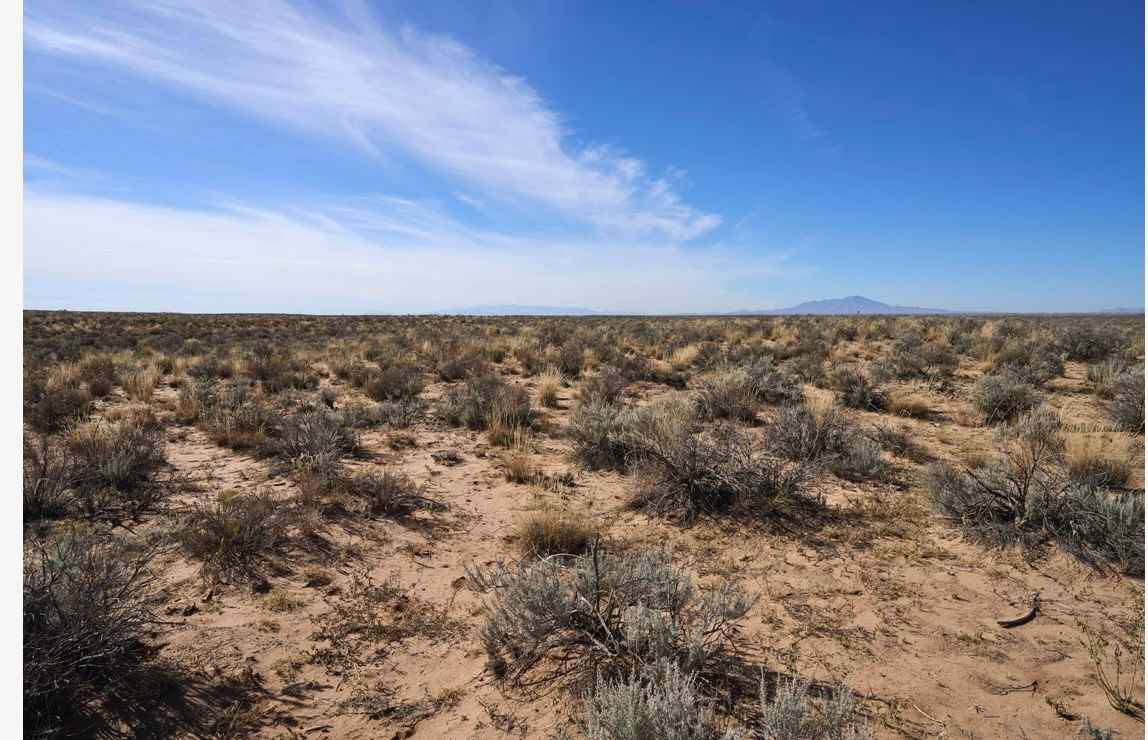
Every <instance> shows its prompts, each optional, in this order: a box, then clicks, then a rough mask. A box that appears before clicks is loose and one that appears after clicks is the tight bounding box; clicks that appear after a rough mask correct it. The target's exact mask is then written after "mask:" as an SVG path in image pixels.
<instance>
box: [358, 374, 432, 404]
mask: <svg viewBox="0 0 1148 740" xmlns="http://www.w3.org/2000/svg"><path fill="white" fill-rule="evenodd" d="M422 391H423V374H422V371H421V370H419V369H418V368H417V367H414V366H413V365H388V366H386V367H383V368H381V369H380V370H378V371H376V372H373V373H371V374H370V375H369V376H368V377H367V379H366V381H365V382H364V383H363V392H364V393H366V394H367V397H368V398H370V399H371V400H373V401H411V400H414V399H416V398H418V397H419V394H420V393H422Z"/></svg>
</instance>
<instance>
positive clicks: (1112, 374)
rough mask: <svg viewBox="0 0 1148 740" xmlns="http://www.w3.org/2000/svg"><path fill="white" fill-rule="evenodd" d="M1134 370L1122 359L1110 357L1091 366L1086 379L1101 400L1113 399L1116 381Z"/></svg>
mask: <svg viewBox="0 0 1148 740" xmlns="http://www.w3.org/2000/svg"><path fill="white" fill-rule="evenodd" d="M1131 369H1132V364H1131V363H1129V362H1128V361H1127V360H1125V359H1123V358H1120V357H1109V358H1108V359H1106V360H1101V361H1100V362H1094V363H1091V364H1089V366H1088V369H1087V370H1086V371H1085V374H1084V377H1085V380H1087V381H1088V384H1089V385H1090V386H1092V392H1093V393H1095V394H1096V395H1097V396H1099V397H1101V398H1112V394H1113V392H1114V390H1115V386H1114V383H1115V381H1116V380H1117V379H1118V378H1120V377H1121V376H1122V375H1124V374H1125V373H1126V372H1128V371H1129V370H1131Z"/></svg>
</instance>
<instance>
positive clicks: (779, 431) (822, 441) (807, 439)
mask: <svg viewBox="0 0 1148 740" xmlns="http://www.w3.org/2000/svg"><path fill="white" fill-rule="evenodd" d="M766 445H767V446H768V448H769V449H770V451H771V452H772V453H773V454H775V455H777V456H778V457H780V458H782V459H785V460H791V461H794V462H797V463H805V464H808V465H814V466H822V467H825V468H827V469H828V470H829V471H830V472H832V473H833V474H834V475H836V476H838V477H839V478H844V479H846V480H854V481H859V480H870V479H881V478H885V477H887V476H889V475H890V474H891V473H892V467H891V466H890V465H889V463H887V462H886V461H885V459H884V458H883V457H882V456H881V445H880V444H879V443H878V442H876V441H875V440H873V439H872V438H870V437H869V436H867V435H865V434H864V433H863V432H862V431H861V429H860V428H859V427H857V426H855V425H854V424H853V423H852V422H851V421H850V420H849V419H848V418H847V417H846V416H845V414H844V412H843V411H842V410H841V409H840V408H839V407H837V406H836V405H834V404H832V403H805V404H801V405H793V406H784V407H782V408H780V409H778V411H777V412H776V413H775V414H774V415H773V417H772V418H771V419H770V421H769V424H768V425H767V427H766Z"/></svg>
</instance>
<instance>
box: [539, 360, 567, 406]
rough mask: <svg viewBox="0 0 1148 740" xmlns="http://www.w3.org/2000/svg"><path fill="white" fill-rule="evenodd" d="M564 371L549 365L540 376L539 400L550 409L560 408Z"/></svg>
mask: <svg viewBox="0 0 1148 740" xmlns="http://www.w3.org/2000/svg"><path fill="white" fill-rule="evenodd" d="M562 383H563V380H562V373H560V372H559V371H558V368H554V367H549V368H546V370H545V371H544V372H543V373H542V374H540V375H539V376H538V402H539V403H540V404H542V405H543V406H544V407H546V408H548V409H555V408H558V391H560V390H562Z"/></svg>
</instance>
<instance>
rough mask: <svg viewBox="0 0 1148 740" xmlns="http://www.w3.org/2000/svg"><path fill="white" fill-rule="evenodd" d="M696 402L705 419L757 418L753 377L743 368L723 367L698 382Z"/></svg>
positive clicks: (734, 419)
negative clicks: (723, 368)
mask: <svg viewBox="0 0 1148 740" xmlns="http://www.w3.org/2000/svg"><path fill="white" fill-rule="evenodd" d="M695 403H696V406H697V410H698V415H699V416H700V417H701V418H703V419H707V420H714V419H728V420H731V421H745V422H752V421H754V420H756V419H757V408H758V400H757V395H756V393H755V392H754V382H753V377H752V376H751V375H750V374H749V373H748V372H746V371H745V370H743V369H740V368H733V369H725V370H720V371H718V372H716V373H714V374H712V375H710V376H709V377H706V378H704V379H703V380H702V382H701V383H700V384H699V385H698V391H697V395H696V396H695Z"/></svg>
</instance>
